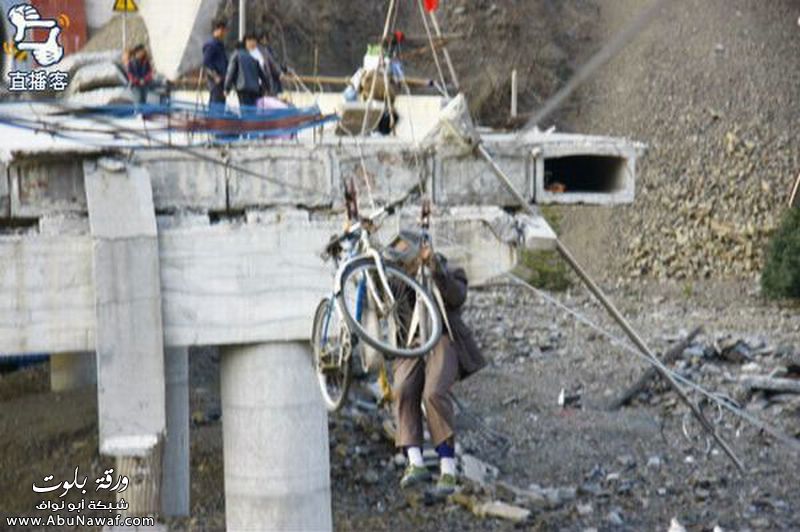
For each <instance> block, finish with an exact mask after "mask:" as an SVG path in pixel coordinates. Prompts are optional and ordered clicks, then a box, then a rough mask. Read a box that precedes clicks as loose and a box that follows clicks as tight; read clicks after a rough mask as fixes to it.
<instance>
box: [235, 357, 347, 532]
mask: <svg viewBox="0 0 800 532" xmlns="http://www.w3.org/2000/svg"><path fill="white" fill-rule="evenodd" d="M221 365H222V368H221V384H220V387H221V395H222V429H223V442H224V460H225V520H226V527H227V530H228V531H239V530H330V529H331V528H332V518H331V496H330V465H329V456H328V416H327V412H326V410H325V407H324V406H323V403H322V398H321V396H320V393H319V390H318V389H317V387H316V386H317V385H316V380H315V377H314V372H313V368H312V365H311V353H310V348H309V346H308V342H275V343H265V344H257V345H246V346H244V345H243V346H233V347H227V348H224V349H223V351H222V362H221Z"/></svg>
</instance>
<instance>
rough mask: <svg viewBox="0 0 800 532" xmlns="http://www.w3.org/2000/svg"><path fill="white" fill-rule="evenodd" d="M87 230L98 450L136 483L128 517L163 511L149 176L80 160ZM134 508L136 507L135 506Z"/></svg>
mask: <svg viewBox="0 0 800 532" xmlns="http://www.w3.org/2000/svg"><path fill="white" fill-rule="evenodd" d="M84 185H85V188H86V201H87V206H88V210H89V225H90V227H91V233H92V272H93V279H94V297H95V319H96V333H95V351H96V352H97V417H98V428H99V433H100V434H99V444H100V454H103V455H106V456H114V457H116V458H117V464H118V471H117V473H118V474H120V475H127V476H128V477H130V478H131V482H132V484H133V486H131V488H129V489H128V490H127V491H126V492H124V493H123V494H122V495H123V496H124V498H125V500H126V501H127V502H128V503H129V505H130V511H131V512H132V514H131V515H142V516H144V515H152V514H158V513H160V508H159V507H160V505H161V492H160V487H161V464H162V451H163V447H164V441H163V440H164V433H165V431H166V391H165V390H166V384H165V382H164V338H163V332H162V331H163V324H162V319H161V308H162V304H161V276H160V264H159V250H158V232H157V229H156V219H155V207H154V205H153V194H152V187H151V185H150V175H149V174H148V173H147V172H146V171H144V170H143V169H141V168H138V167H135V166H129V165H127V164H126V163H125V162H124V161H119V160H112V159H99V160H97V161H86V162H84ZM133 509H136V512H133Z"/></svg>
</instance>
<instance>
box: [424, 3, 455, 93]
mask: <svg viewBox="0 0 800 532" xmlns="http://www.w3.org/2000/svg"><path fill="white" fill-rule="evenodd" d="M417 6H418V7H419V14H420V16H421V17H422V25H423V26H425V34H426V35H427V36H428V43H430V46H431V54H432V55H433V62H434V63H435V64H436V71H437V72H438V73H439V80H440V81H441V82H442V88H443V89H444V95H445V97H447V98H449V97H450V93H449V92H448V91H447V82H446V81H445V79H444V71H443V70H442V65H441V63H440V62H439V54H438V53H437V52H436V46H435V45H434V43H433V35H432V34H431V28H430V26H429V25H428V18H427V17H426V16H425V8H424V7H423V5H422V0H417Z"/></svg>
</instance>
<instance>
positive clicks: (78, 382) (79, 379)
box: [50, 353, 97, 392]
mask: <svg viewBox="0 0 800 532" xmlns="http://www.w3.org/2000/svg"><path fill="white" fill-rule="evenodd" d="M96 383H97V367H96V363H95V361H94V353H56V354H52V355H50V389H51V390H52V391H54V392H68V391H70V390H78V389H80V388H85V387H88V386H94V385H95V384H96Z"/></svg>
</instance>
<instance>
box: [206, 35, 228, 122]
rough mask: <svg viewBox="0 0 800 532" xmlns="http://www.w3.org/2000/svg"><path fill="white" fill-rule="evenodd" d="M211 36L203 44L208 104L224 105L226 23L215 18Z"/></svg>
mask: <svg viewBox="0 0 800 532" xmlns="http://www.w3.org/2000/svg"><path fill="white" fill-rule="evenodd" d="M211 31H212V37H211V39H210V40H209V41H208V42H207V43H205V44H204V45H203V68H204V69H205V72H206V79H207V80H208V91H209V98H208V106H209V107H210V108H212V109H213V108H217V109H219V108H220V107H222V108H224V107H225V87H224V83H225V74H226V73H227V71H228V54H226V53H225V44H224V43H223V41H224V39H225V32H226V31H227V25H226V24H225V21H223V20H217V21H215V22H214V24H213V25H212V27H211Z"/></svg>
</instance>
